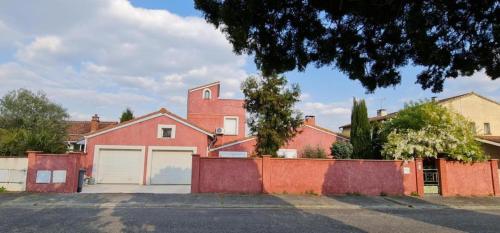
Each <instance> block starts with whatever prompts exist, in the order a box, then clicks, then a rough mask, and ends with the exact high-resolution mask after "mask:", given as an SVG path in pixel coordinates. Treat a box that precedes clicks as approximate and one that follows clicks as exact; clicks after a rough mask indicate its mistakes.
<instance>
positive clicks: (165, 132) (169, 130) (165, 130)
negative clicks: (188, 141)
mask: <svg viewBox="0 0 500 233" xmlns="http://www.w3.org/2000/svg"><path fill="white" fill-rule="evenodd" d="M161 130H162V137H164V138H171V137H172V128H163V129H161Z"/></svg>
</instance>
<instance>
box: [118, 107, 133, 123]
mask: <svg viewBox="0 0 500 233" xmlns="http://www.w3.org/2000/svg"><path fill="white" fill-rule="evenodd" d="M133 119H134V112H132V110H130V108H126V109H125V111H123V112H122V116H121V117H120V123H122V122H125V121H130V120H133Z"/></svg>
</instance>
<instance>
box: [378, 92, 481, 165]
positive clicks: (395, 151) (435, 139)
mask: <svg viewBox="0 0 500 233" xmlns="http://www.w3.org/2000/svg"><path fill="white" fill-rule="evenodd" d="M469 125H470V123H469V122H468V121H467V120H466V119H465V118H464V117H463V116H461V115H460V114H458V113H455V112H453V111H450V110H449V109H447V108H446V107H443V106H441V105H439V104H437V103H436V102H417V103H410V104H408V105H406V106H405V108H404V109H403V110H401V111H400V112H398V114H397V115H396V116H395V117H394V118H392V119H390V120H389V121H386V122H384V125H383V128H384V131H385V132H386V133H387V135H388V136H387V140H386V142H385V144H384V146H383V149H382V155H383V156H384V157H385V158H387V159H404V160H407V159H413V158H415V157H424V158H425V157H427V158H438V157H448V158H450V159H454V160H458V161H464V162H473V161H483V160H485V159H487V158H488V157H487V156H486V155H485V154H484V152H483V150H482V148H481V146H480V144H479V143H478V142H477V141H476V140H475V136H474V133H473V132H472V130H471V129H470V127H469Z"/></svg>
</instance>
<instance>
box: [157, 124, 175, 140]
mask: <svg viewBox="0 0 500 233" xmlns="http://www.w3.org/2000/svg"><path fill="white" fill-rule="evenodd" d="M163 129H172V134H171V135H170V137H169V138H165V137H163ZM157 131H158V132H157V134H156V137H157V138H159V139H174V138H175V125H158V130H157Z"/></svg>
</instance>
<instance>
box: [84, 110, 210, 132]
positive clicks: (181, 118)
mask: <svg viewBox="0 0 500 233" xmlns="http://www.w3.org/2000/svg"><path fill="white" fill-rule="evenodd" d="M158 113H164V114H168V115H171V116H173V117H175V118H178V119H180V120H181V121H184V122H186V123H188V124H190V125H193V126H195V127H196V128H199V129H201V130H203V131H205V132H207V133H208V132H212V131H210V130H207V129H204V128H202V127H200V126H198V125H196V124H194V123H192V122H190V121H188V120H187V119H184V118H183V117H180V116H178V115H176V114H174V113H172V112H170V111H168V110H167V109H165V108H161V109H160V110H158V111H156V112H152V113H149V114H146V115H143V116H140V117H136V118H134V119H132V120H129V121H124V122H121V123H119V124H115V125H112V126H110V127H106V128H103V129H99V130H97V131H94V132H92V133H90V132H89V133H87V134H85V135H83V136H89V135H94V134H96V133H100V132H102V131H105V130H108V129H112V128H116V127H119V126H122V125H126V124H130V123H133V122H136V121H139V120H142V119H144V118H147V117H150V116H153V115H156V114H158Z"/></svg>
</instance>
